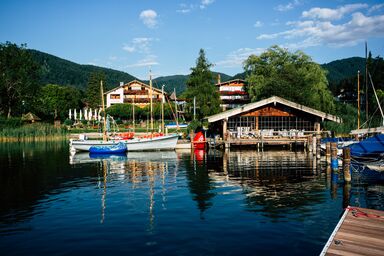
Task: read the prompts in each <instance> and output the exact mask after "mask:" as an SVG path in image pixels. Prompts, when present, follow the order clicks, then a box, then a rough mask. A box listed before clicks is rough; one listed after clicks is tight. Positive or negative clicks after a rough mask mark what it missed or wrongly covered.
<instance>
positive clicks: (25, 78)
mask: <svg viewBox="0 0 384 256" xmlns="http://www.w3.org/2000/svg"><path fill="white" fill-rule="evenodd" d="M38 79H39V66H38V65H37V64H36V63H35V62H34V61H33V59H32V57H31V55H30V53H29V52H28V51H27V50H26V44H22V45H21V46H18V45H16V44H13V43H10V42H6V43H5V44H0V92H1V93H0V110H1V112H3V113H6V114H7V117H8V118H10V117H11V115H12V112H13V110H14V109H15V110H17V109H18V110H21V108H22V107H21V106H22V105H23V104H24V103H25V104H27V103H28V104H30V103H31V102H32V100H33V97H34V95H35V92H36V91H37V89H38Z"/></svg>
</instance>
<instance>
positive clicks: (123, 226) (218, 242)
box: [0, 144, 384, 255]
mask: <svg viewBox="0 0 384 256" xmlns="http://www.w3.org/2000/svg"><path fill="white" fill-rule="evenodd" d="M1 147H4V148H1ZM0 160H1V166H2V170H1V177H0V192H1V193H0V197H1V202H2V204H0V234H1V235H2V239H1V240H0V249H4V250H2V251H12V252H15V254H27V253H28V252H32V253H33V254H36V255H39V254H44V253H45V254H57V253H58V252H60V253H62V254H74V252H75V254H78V252H83V251H85V250H87V253H89V254H101V253H104V251H105V250H108V252H110V253H112V254H127V255H129V254H134V255H136V254H139V255H143V254H144V255H146V254H151V255H153V254H160V255H169V254H183V255H188V254H194V255H195V254H202V255H207V254H218V255H221V254H246V253H249V252H250V251H258V252H260V254H263V255H273V254H279V253H280V254H281V251H288V250H289V251H290V252H292V254H295V255H314V254H318V253H319V252H320V251H321V248H322V246H323V245H324V243H325V242H326V240H327V238H328V237H329V235H330V233H331V232H332V230H333V228H334V227H335V225H336V223H337V221H338V218H339V215H340V213H341V212H342V209H343V207H345V206H346V205H348V204H350V205H353V206H361V207H368V208H372V209H380V210H383V209H384V187H383V184H370V183H363V182H353V183H352V184H344V183H342V182H341V181H340V180H335V179H332V176H331V172H329V173H327V169H322V168H321V165H319V164H318V162H317V161H316V159H314V158H313V157H312V156H311V155H308V154H306V153H304V152H290V151H279V152H276V151H265V152H255V151H215V150H210V151H208V152H205V151H189V150H188V151H176V152H174V151H170V152H129V153H128V154H126V155H109V156H92V155H89V154H88V153H81V154H75V155H69V150H68V147H67V145H64V146H62V147H61V148H60V147H58V146H57V145H52V147H51V146H50V145H47V144H41V145H38V144H34V145H31V146H26V147H25V148H24V147H23V145H17V144H15V145H13V146H12V147H11V146H10V147H9V148H7V147H5V146H4V145H3V146H0ZM3 167H6V168H3ZM282 230H284V232H281V231H282ZM244 237H247V239H244ZM201 238H203V239H201ZM249 241H252V243H249ZM68 244H71V246H68ZM5 249H6V250H5Z"/></svg>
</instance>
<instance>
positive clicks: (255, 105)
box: [206, 96, 342, 123]
mask: <svg viewBox="0 0 384 256" xmlns="http://www.w3.org/2000/svg"><path fill="white" fill-rule="evenodd" d="M271 103H273V104H276V103H280V104H282V105H285V106H288V107H290V108H293V109H297V110H300V111H303V112H306V113H309V114H311V115H314V116H318V117H321V119H322V120H323V121H324V120H325V119H327V120H329V121H333V122H336V123H342V119H341V118H340V117H337V116H333V115H331V114H327V113H324V112H321V111H319V110H316V109H313V108H309V107H306V106H303V105H300V104H298V103H295V102H292V101H289V100H286V99H283V98H280V97H277V96H272V97H270V98H268V99H264V100H260V101H258V102H252V103H249V104H245V105H242V106H240V107H238V108H234V109H230V110H227V111H224V112H221V113H218V114H215V115H212V116H208V117H206V119H207V120H208V122H209V123H213V122H217V121H220V120H223V119H227V118H229V117H232V116H236V115H239V114H241V113H244V112H249V111H251V110H253V109H256V108H260V107H263V106H265V105H268V104H271Z"/></svg>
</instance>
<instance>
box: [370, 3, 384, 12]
mask: <svg viewBox="0 0 384 256" xmlns="http://www.w3.org/2000/svg"><path fill="white" fill-rule="evenodd" d="M383 7H384V4H375V5H373V6H372V7H371V8H369V10H368V13H372V12H375V11H378V10H380V9H382V8H383Z"/></svg>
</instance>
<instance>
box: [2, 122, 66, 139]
mask: <svg viewBox="0 0 384 256" xmlns="http://www.w3.org/2000/svg"><path fill="white" fill-rule="evenodd" d="M68 135H69V132H68V130H67V129H65V128H61V127H54V126H53V125H52V124H43V123H35V124H27V125H23V126H20V127H5V128H2V129H1V130H0V142H19V141H28V142H32V141H46V140H54V141H56V140H64V139H66V138H67V137H68Z"/></svg>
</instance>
